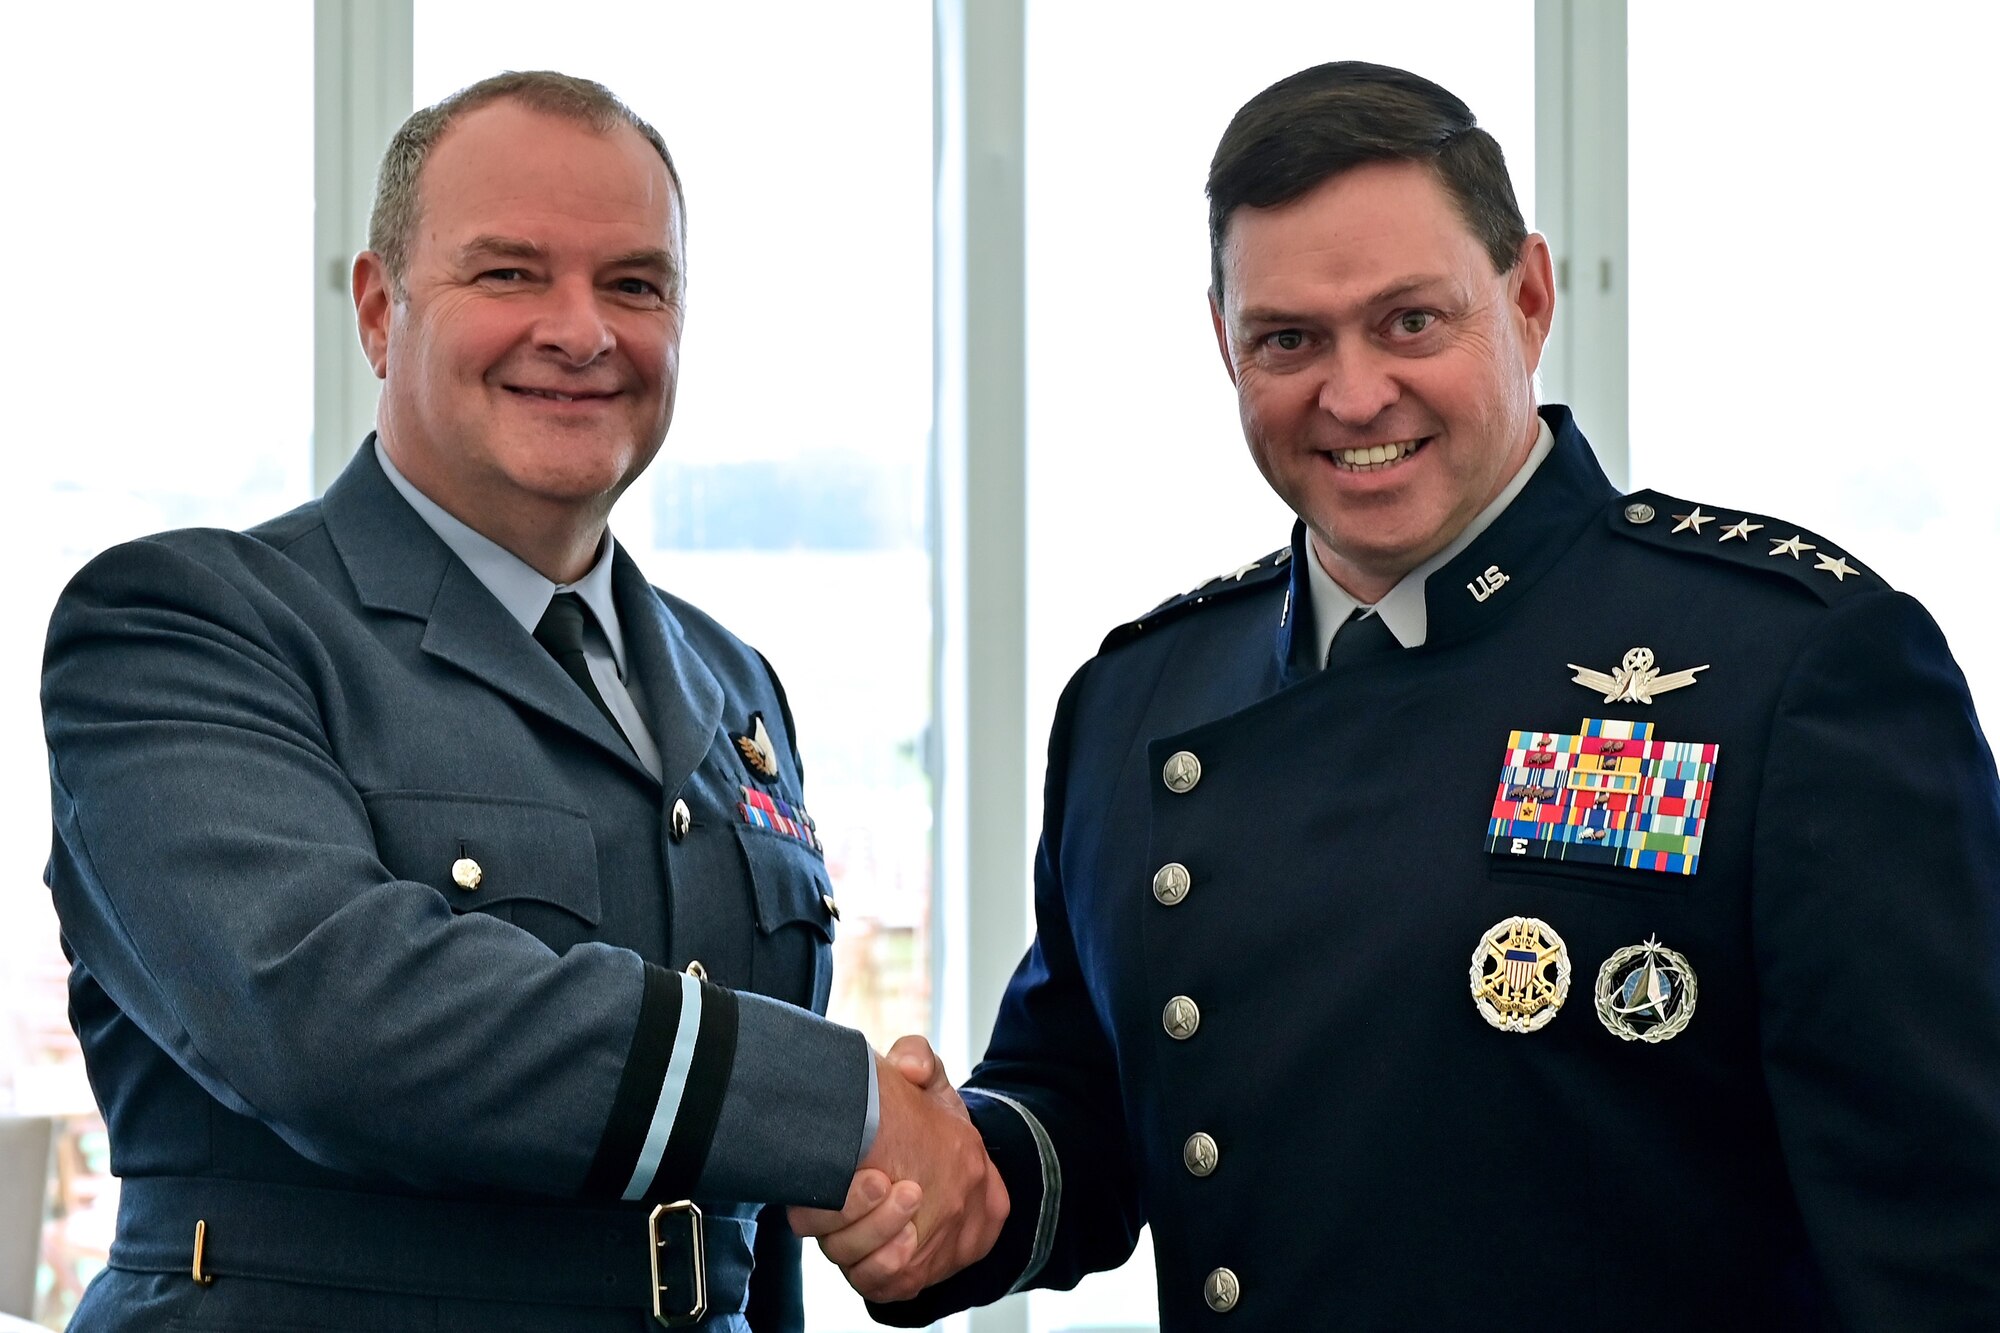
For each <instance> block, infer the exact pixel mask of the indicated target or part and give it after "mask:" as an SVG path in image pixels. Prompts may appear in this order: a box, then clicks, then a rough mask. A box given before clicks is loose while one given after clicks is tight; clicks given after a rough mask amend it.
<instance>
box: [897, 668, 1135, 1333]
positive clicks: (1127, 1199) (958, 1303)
mask: <svg viewBox="0 0 2000 1333" xmlns="http://www.w3.org/2000/svg"><path fill="white" fill-rule="evenodd" d="M1089 670H1090V668H1089V666H1088V665H1086V666H1085V667H1084V668H1083V670H1081V671H1079V672H1078V673H1077V675H1076V676H1075V677H1074V678H1073V679H1072V680H1071V681H1070V684H1069V687H1068V688H1067V689H1065V690H1064V692H1063V696H1062V699H1061V702H1060V703H1059V704H1058V706H1057V709H1056V720H1055V726H1054V729H1053V731H1052V734H1051V737H1050V741H1049V767H1048V777H1047V780H1046V783H1045V786H1044V792H1043V826H1042V837H1041V843H1040V846H1039V848H1038V850H1037V852H1036V856H1035V940H1034V943H1033V944H1032V945H1030V946H1029V949H1028V952H1027V954H1026V956H1025V957H1023V958H1022V960H1021V963H1020V966H1019V967H1017V968H1016V969H1015V971H1014V976H1013V979H1012V980H1011V981H1010V982H1009V983H1008V986H1007V992H1006V995H1005V997H1004V998H1003V999H1002V1001H1001V1004H1000V1013H999V1016H998V1018H997V1019H996V1021H995V1023H994V1027H993V1038H992V1041H991V1042H990V1044H989V1045H988V1046H987V1050H986V1056H985V1058H984V1059H983V1060H982V1061H981V1062H980V1064H979V1066H978V1067H977V1068H976V1069H974V1070H973V1071H972V1076H971V1077H970V1078H968V1079H967V1080H966V1083H965V1087H964V1089H963V1092H964V1094H965V1100H966V1104H967V1106H968V1108H969V1109H970V1111H971V1112H972V1118H973V1121H974V1123H975V1124H977V1125H978V1127H979V1130H980V1134H981V1136H982V1137H983V1138H984V1139H985V1141H986V1147H987V1151H988V1153H989V1154H991V1156H992V1157H993V1160H994V1163H995V1164H996V1165H997V1166H998V1167H999V1168H1000V1172H1001V1175H1002V1177H1003V1178H1004V1179H1005V1180H1006V1182H1007V1192H1008V1195H1009V1197H1010V1199H1011V1201H1012V1209H1011V1211H1010V1212H1009V1214H1008V1217H1007V1223H1006V1226H1005V1228H1004V1229H1003V1230H1002V1232H1001V1235H1000V1239H999V1240H998V1242H996V1243H995V1245H994V1247H993V1249H992V1251H990V1252H989V1253H988V1254H987V1256H986V1257H985V1258H984V1259H982V1260H981V1261H980V1262H978V1263H976V1264H974V1265H972V1266H971V1267H970V1268H967V1269H966V1270H964V1271H963V1272H962V1273H959V1274H958V1275H957V1276H955V1277H952V1278H949V1279H947V1280H946V1281H944V1282H941V1283H939V1284H937V1285H936V1286H933V1287H931V1288H930V1289H929V1290H927V1291H925V1292H923V1293H922V1294H921V1295H920V1296H918V1297H917V1298H916V1299H915V1300H911V1301H905V1302H900V1303H897V1304H894V1305H879V1304H873V1303H871V1304H870V1305H869V1307H868V1308H869V1312H870V1313H871V1314H872V1315H874V1317H875V1318H876V1319H877V1320H879V1321H881V1322H883V1323H887V1324H892V1325H895V1326H898V1327H905V1328H910V1327H919V1326H922V1325H924V1324H927V1323H930V1322H931V1321H932V1320H935V1319H937V1318H939V1317H941V1316H943V1315H945V1314H948V1313H951V1312H953V1311H956V1310H962V1309H966V1308H967V1307H970V1306H974V1305H986V1304H990V1303H991V1302H993V1301H996V1300H998V1299H1000V1298H1001V1297H1002V1296H1005V1295H1007V1294H1008V1293H1009V1292H1013V1291H1019V1290H1023V1289H1026V1288H1029V1287H1049V1288H1055V1289H1058V1290H1066V1289H1068V1288H1070V1287H1074V1286H1075V1285H1076V1284H1077V1283H1078V1282H1079V1281H1081V1280H1082V1278H1083V1277H1084V1275H1085V1274H1087V1273H1092V1272H1097V1271H1100V1270H1102V1269H1107V1268H1116V1267H1117V1266H1118V1265H1119V1264H1122V1263H1123V1262H1125V1260H1126V1259H1127V1258H1129V1257H1130V1256H1131V1253H1132V1249H1133V1247H1134V1245H1136V1244H1137V1243H1138V1236H1139V1230H1140V1228H1141V1227H1142V1226H1143V1225H1144V1224H1145V1219H1144V1216H1143V1215H1142V1210H1141V1207H1140V1203H1139V1182H1138V1178H1137V1174H1136V1171H1135V1169H1134V1163H1135V1160H1136V1159H1135V1156H1134V1153H1133V1150H1132V1146H1131V1143H1130V1139H1129V1137H1128V1132H1127V1128H1126V1122H1125V1113H1124V1102H1123V1100H1122V1098H1121V1096H1120V1093H1119V1087H1118V1072H1117V1071H1118V1064H1117V1059H1116V1055H1115V1053H1114V1051H1113V1049H1112V1044H1111V1041H1110V1038H1109V1037H1108V1036H1107V1034H1106V1033H1105V1031H1104V1029H1103V1027H1102V1026H1101V1025H1100V1024H1099V1022H1098V1018H1097V1011H1096V1009H1095V1007H1094V1006H1093V1005H1092V1003H1091V999H1090V994H1089V991H1088V989H1087V987H1086V986H1085V982H1084V976H1083V969H1082V966H1081V964H1080V963H1079V961H1078V958H1077V952H1076V945H1075V942H1074V939H1073V936H1072V935H1071V932H1070V925H1069V909H1068V905H1067V890H1066V888H1065V885H1064V882H1063V877H1062V851H1063V830H1064V816H1065V803H1066V802H1067V801H1068V799H1069V790H1068V786H1069V765H1070V746H1071V739H1072V737H1071V733H1072V728H1073V725H1074V721H1075V715H1076V710H1077V706H1078V698H1079V696H1080V695H1081V693H1082V691H1083V686H1084V682H1085V678H1086V676H1087V675H1088V672H1089ZM1078 799H1080V800H1084V801H1088V800H1090V799H1092V794H1091V793H1088V792H1084V793H1079V797H1078ZM1075 887H1076V891H1077V892H1079V893H1089V892H1093V891H1094V890H1095V886H1092V885H1079V886H1075Z"/></svg>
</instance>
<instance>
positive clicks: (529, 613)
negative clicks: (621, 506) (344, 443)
mask: <svg viewBox="0 0 2000 1333" xmlns="http://www.w3.org/2000/svg"><path fill="white" fill-rule="evenodd" d="M375 461H376V462H378V463H380V464H381V465H382V474H383V475H384V476H386V477H388V478H389V484H390V485H392V486H394V487H395V488H396V491H397V493H398V494H400V495H401V496H402V497H403V498H404V499H405V500H408V501H409V502H410V508H412V509H414V510H416V511H417V517H419V518H421V519H423V521H424V523H425V524H426V525H427V526H429V528H430V530H431V531H432V532H435V533H436V534H437V535H438V540H439V541H442V542H443V543H444V544H445V545H446V546H448V547H450V548H451V552H452V554H453V555H456V556H457V557H458V558H459V559H460V560H462V561H464V562H465V567H466V568H467V569H469V570H471V571H472V576H473V577H474V578H476V579H478V580H479V581H480V583H482V584H483V585H485V587H486V590H487V591H488V592H490V593H492V594H493V596H494V598H495V599H496V600H497V601H499V603H500V605H501V606H503V607H505V608H506V610H507V614H508V615H510V616H512V617H513V618H514V619H516V620H518V621H520V622H521V628H522V629H525V630H526V631H528V633H530V634H533V633H534V632H535V626H536V625H539V624H540V623H541V621H542V615H543V613H544V612H546V611H547V610H548V609H549V603H550V602H551V601H552V600H554V598H555V595H556V594H557V593H559V592H573V593H575V594H576V595H577V596H579V597H581V598H583V602H584V605H585V606H588V607H589V608H590V611H591V614H592V615H594V616H596V617H597V624H598V627H599V628H600V629H602V630H603V631H604V637H605V640H606V642H607V643H608V644H609V645H610V647H611V659H612V661H614V662H615V663H617V666H618V675H619V678H620V679H623V678H624V677H625V674H626V672H625V634H624V631H623V630H622V629H621V628H620V627H619V623H618V606H617V599H616V598H614V597H613V596H612V595H611V557H612V553H613V552H614V551H616V550H617V549H618V546H617V542H616V541H614V540H613V539H612V536H611V533H610V531H609V530H608V529H607V530H606V531H605V533H604V547H603V549H602V550H601V551H599V552H598V556H597V563H596V564H594V565H592V566H591V567H590V572H589V573H587V574H585V575H584V576H583V577H582V578H580V579H578V580H577V581H576V582H575V583H568V584H557V583H555V582H553V581H551V580H550V579H548V578H546V577H544V576H543V575H542V573H541V572H540V571H538V570H536V569H535V568H534V567H533V566H531V565H529V564H528V563H527V562H526V561H525V560H523V559H521V557H519V556H517V555H515V554H514V553H513V552H512V551H510V550H508V549H507V548H506V547H504V546H502V545H500V543H498V542H496V541H494V540H493V539H492V538H491V537H488V536H485V535H484V534H482V533H479V532H475V531H473V529H472V528H470V527H468V526H466V524H465V523H463V522H462V521H460V520H459V519H457V518H455V517H453V516H452V515H451V514H450V513H447V512H446V511H445V508H444V506H442V505H440V504H439V503H438V502H437V501H435V500H433V499H431V498H430V497H429V496H428V495H425V494H424V493H423V492H422V491H420V490H418V489H417V488H416V485H415V484H414V483H413V482H411V481H410V479H409V478H408V477H405V476H404V475H403V474H402V473H401V472H398V471H397V470H396V465H395V463H393V462H391V461H390V458H389V451H388V450H387V449H384V448H383V447H382V445H381V442H380V441H379V440H378V441H377V442H376V444H375Z"/></svg>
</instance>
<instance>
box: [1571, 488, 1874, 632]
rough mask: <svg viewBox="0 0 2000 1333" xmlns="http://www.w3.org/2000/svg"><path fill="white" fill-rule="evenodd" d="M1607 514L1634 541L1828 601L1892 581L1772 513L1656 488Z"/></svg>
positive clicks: (1625, 499)
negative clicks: (1706, 505) (1771, 578)
mask: <svg viewBox="0 0 2000 1333" xmlns="http://www.w3.org/2000/svg"><path fill="white" fill-rule="evenodd" d="M1609 518H1610V523H1611V527H1612V530H1613V531H1614V532H1618V533H1621V534H1623V535H1624V536H1626V537H1629V538H1631V539H1632V540H1633V541H1636V542H1643V543H1644V544H1646V545H1648V546H1658V547H1663V548H1665V549H1667V550H1670V551H1681V552H1685V553H1689V554H1698V555H1705V556H1708V557H1710V558H1711V559H1715V560H1721V561H1723V562H1725V563H1727V564H1732V565H1741V566H1743V567H1744V568H1746V569H1755V570H1760V571H1762V572H1763V573H1764V574H1767V575H1775V576H1777V577H1781V578H1789V579H1791V580H1792V581H1793V582H1795V583H1797V584H1799V585H1800V586H1802V587H1804V588H1806V589H1808V590H1809V591H1811V592H1812V593H1813V595H1814V596H1816V597H1818V598H1819V599H1820V600H1821V601H1822V602H1826V603H1829V604H1831V603H1833V602H1835V601H1837V600H1839V599H1840V598H1842V597H1851V596H1853V595H1854V594H1855V593H1857V592H1860V591H1863V590H1879V589H1882V588H1886V587H1888V586H1889V585H1888V584H1887V583H1886V582H1885V581H1884V580H1883V578H1882V576H1881V575H1879V574H1877V573H1876V572H1875V571H1874V570H1872V569H1870V568H1868V566H1866V565H1864V564H1862V563H1861V562H1860V561H1859V560H1856V559H1855V558H1854V557H1853V556H1851V555H1847V554H1844V553H1842V551H1841V550H1840V549H1839V548H1837V547H1835V546H1834V545H1833V544H1832V543H1830V542H1828V541H1827V540H1826V538H1824V537H1822V536H1820V535H1819V534H1818V533H1815V532H1808V531H1806V530H1805V529H1804V528H1801V527H1799V526H1798V525H1796V524H1793V523H1787V522H1785V521H1783V520H1782V519H1776V518H1772V517H1771V516H1770V515H1768V514H1746V513H1744V512H1743V511H1741V510H1736V509H1724V508H1722V507H1720V506H1718V507H1717V508H1716V510H1715V512H1713V513H1710V512H1709V511H1708V510H1706V509H1703V508H1702V507H1701V506H1700V505H1698V504H1695V503H1693V502H1692V501H1689V500H1677V499H1675V498H1674V497H1673V496H1671V495H1662V494H1660V492H1658V491H1634V492H1633V493H1632V494H1630V495H1627V496H1625V497H1623V498H1622V499H1620V500H1618V501H1616V502H1615V503H1614V504H1613V506H1612V508H1611V510H1610V514H1609Z"/></svg>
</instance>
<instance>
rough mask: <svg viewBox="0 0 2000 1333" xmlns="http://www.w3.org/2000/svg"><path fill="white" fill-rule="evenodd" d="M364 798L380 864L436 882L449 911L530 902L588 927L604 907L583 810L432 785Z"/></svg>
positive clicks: (400, 875)
mask: <svg viewBox="0 0 2000 1333" xmlns="http://www.w3.org/2000/svg"><path fill="white" fill-rule="evenodd" d="M362 802H363V804H365V805H366V806H367V809H368V820H369V822H370V823H371V824H373V825H374V828H375V849H376V852H377V854H378V855H380V857H381V858H382V864H383V865H385V866H387V867H388V868H389V870H390V872H391V873H392V874H394V875H395V876H396V877H397V878H399V879H408V880H415V881H416V882H418V883H420V884H428V885H430V886H431V887H432V888H434V889H436V890H437V891H438V892H439V893H441V894H443V895H444V897H445V900H446V901H447V902H449V903H450V904H451V907H452V910H453V911H456V912H476V911H483V910H485V909H487V908H490V907H492V906H494V905H495V904H497V903H503V902H510V901H515V900H518V899H527V900H530V901H533V902H539V903H547V904H549V905H551V906H553V907H560V908H562V909H563V910H564V911H566V912H568V913H570V914H571V915H572V916H575V917H577V918H578V919H580V920H581V921H583V922H584V924H586V925H591V926H594V925H596V924H597V922H598V918H599V916H600V915H601V914H602V909H601V904H600V900H599V897H598V892H597V845H596V844H595V843H594V842H593V841H592V840H591V837H590V819H589V817H588V816H586V815H584V814H583V812H581V811H579V810H571V809H568V808H566V807H564V806H560V805H553V804H550V803H548V802H544V801H527V800H520V799H516V798H511V797H504V796H472V795H461V794H458V793H455V792H433V791H387V792H375V793H372V794H369V795H365V796H363V797H362ZM464 862H470V863H471V864H470V865H464V864H461V863H464Z"/></svg>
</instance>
